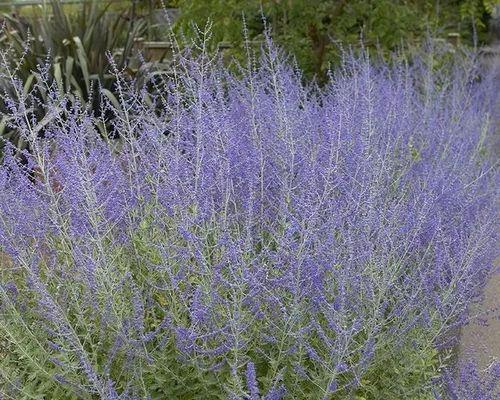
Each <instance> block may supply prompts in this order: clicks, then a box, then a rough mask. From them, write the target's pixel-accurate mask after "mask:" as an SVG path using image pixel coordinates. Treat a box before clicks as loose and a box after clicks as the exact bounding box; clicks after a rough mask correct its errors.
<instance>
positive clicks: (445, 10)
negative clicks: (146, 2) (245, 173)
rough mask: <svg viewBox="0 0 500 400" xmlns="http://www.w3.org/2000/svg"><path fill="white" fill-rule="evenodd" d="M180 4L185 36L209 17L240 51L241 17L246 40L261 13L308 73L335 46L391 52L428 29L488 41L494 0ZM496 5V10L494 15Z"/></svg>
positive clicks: (319, 71) (322, 67)
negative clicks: (194, 23) (246, 35)
mask: <svg viewBox="0 0 500 400" xmlns="http://www.w3.org/2000/svg"><path fill="white" fill-rule="evenodd" d="M164 4H167V5H175V6H178V7H179V8H180V10H181V14H180V20H179V21H178V23H177V27H180V28H182V29H183V31H184V32H185V33H186V35H187V36H188V37H192V36H193V35H194V34H195V31H196V28H195V27H193V26H192V23H193V21H195V22H196V23H197V24H198V25H204V24H205V23H206V21H207V19H211V20H212V21H213V23H214V27H213V34H214V38H215V41H214V42H215V43H217V42H219V41H224V42H227V43H229V44H231V45H232V46H233V48H232V49H231V50H230V52H231V54H233V55H244V54H245V52H244V43H243V40H242V36H241V32H242V30H243V22H242V16H244V17H245V21H246V24H247V28H248V35H249V37H250V38H251V39H256V40H259V39H262V33H263V32H264V24H263V22H262V17H263V16H264V17H265V19H266V21H267V24H269V25H270V26H271V27H272V29H273V32H274V37H275V39H276V40H277V41H278V43H279V44H280V45H282V46H284V47H285V48H286V49H287V50H288V51H290V52H292V53H293V54H294V55H295V56H296V57H297V60H298V62H299V65H300V66H301V68H302V69H303V70H304V71H305V72H306V74H307V75H309V76H313V75H316V76H319V77H320V78H322V77H323V74H324V73H325V72H326V71H327V70H328V68H329V65H332V64H334V65H336V64H337V63H338V62H339V60H340V59H341V51H340V48H341V47H345V46H352V45H354V46H358V45H359V43H360V41H361V39H362V41H363V43H364V45H365V46H369V47H371V48H377V49H379V50H380V51H382V52H384V53H385V54H389V53H390V52H392V51H394V50H395V49H397V48H400V47H402V46H403V45H404V46H407V47H410V48H411V47H412V46H415V45H416V44H417V43H419V42H421V41H423V39H425V38H426V36H427V35H429V33H431V35H432V36H435V37H440V38H444V39H446V38H447V35H448V34H450V33H451V34H457V35H461V37H462V41H463V42H464V43H467V44H470V45H472V43H473V42H474V40H479V42H484V41H488V22H489V20H490V17H491V16H493V15H494V14H495V5H496V7H497V8H498V7H499V6H498V0H440V1H422V0H348V1H347V0H286V1H285V0H205V1H198V0H172V1H169V2H167V1H165V2H164ZM498 12H499V11H497V14H498Z"/></svg>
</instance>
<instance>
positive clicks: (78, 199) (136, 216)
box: [0, 44, 499, 400]
mask: <svg viewBox="0 0 500 400" xmlns="http://www.w3.org/2000/svg"><path fill="white" fill-rule="evenodd" d="M290 65H291V64H290V63H288V62H287V60H286V59H285V58H284V56H283V54H281V53H280V51H279V50H278V49H276V48H275V47H273V46H272V44H269V46H268V48H267V50H266V51H265V52H264V55H263V56H262V57H261V58H260V59H259V60H258V61H255V60H254V59H253V58H252V56H251V55H250V56H249V63H248V65H246V66H245V65H243V66H241V67H240V70H239V72H238V73H230V72H228V70H227V69H225V68H224V67H222V66H221V65H220V64H219V62H218V60H217V59H214V58H210V57H209V56H207V55H206V54H204V53H203V52H202V54H200V55H195V54H194V53H190V54H182V55H178V58H177V65H176V68H175V69H174V73H172V74H171V75H169V76H168V77H163V78H162V81H161V83H160V82H159V81H158V80H152V81H150V82H148V83H147V84H148V85H150V87H151V86H154V87H157V88H159V90H157V91H155V92H153V94H151V93H150V92H148V91H146V90H142V91H138V90H135V89H133V88H134V87H137V86H134V84H133V82H130V81H127V80H126V79H125V78H123V77H121V76H120V75H119V74H118V75H119V76H118V79H117V82H118V93H119V100H118V101H115V102H113V103H111V102H110V101H108V102H106V98H105V96H103V97H104V98H103V104H106V105H105V107H106V108H107V109H106V111H107V112H106V113H102V114H103V115H104V114H106V115H113V119H112V123H113V125H114V129H115V131H116V132H119V138H118V139H108V138H105V137H104V138H103V137H102V135H101V133H100V131H99V129H97V127H96V124H98V123H99V121H97V120H96V118H95V117H94V116H93V115H91V114H90V113H89V111H88V110H86V109H85V108H84V107H80V106H78V104H75V103H74V102H68V101H67V98H66V95H65V94H64V93H61V92H60V91H59V90H57V87H49V88H48V89H49V93H51V95H50V96H48V97H47V102H46V104H44V105H43V106H44V107H45V108H46V113H45V114H44V115H46V117H44V119H43V120H42V121H37V120H36V118H35V116H33V114H32V109H33V108H32V107H30V104H31V103H32V102H33V101H35V100H34V99H33V98H32V97H30V92H29V91H28V92H25V91H23V88H22V85H21V84H20V82H19V81H18V80H16V79H15V77H13V79H12V85H13V87H14V89H15V91H14V92H15V93H17V96H16V97H11V98H8V99H7V98H6V99H5V101H6V103H7V104H8V106H9V110H10V111H9V112H10V114H9V118H8V120H9V121H10V122H9V123H10V124H12V128H15V129H17V130H18V131H19V133H20V134H21V135H23V137H24V138H25V140H26V141H27V142H28V143H29V144H30V146H29V149H28V150H26V151H23V152H21V154H19V152H18V151H16V150H15V149H11V148H10V147H9V146H8V145H7V151H6V156H5V158H4V160H3V164H2V166H1V167H0V249H1V251H2V253H1V254H2V256H1V258H0V262H1V265H0V355H1V358H0V393H1V394H2V396H4V397H5V398H15V399H33V398H49V397H50V398H54V399H97V398H99V399H227V398H229V399H251V400H256V399H266V400H272V399H334V400H335V399H347V398H355V399H359V400H361V399H366V400H367V399H405V398H406V399H433V398H435V397H436V396H441V397H440V398H445V397H443V396H447V394H446V392H447V386H449V385H447V384H445V383H443V382H445V380H443V379H441V378H442V373H443V371H444V370H445V368H446V367H447V366H448V365H449V363H450V354H449V353H450V350H449V349H450V348H451V346H453V339H454V338H455V337H456V333H457V329H458V328H459V327H460V326H461V325H462V324H464V323H466V322H467V318H468V314H467V309H468V307H469V305H470V304H471V303H472V302H474V301H476V299H478V298H479V296H480V294H481V289H482V287H483V285H484V283H485V280H486V279H487V278H488V277H489V276H490V274H491V273H493V260H494V257H495V256H496V255H497V243H498V235H497V234H498V231H497V228H496V226H495V218H496V217H498V212H497V209H496V206H497V205H498V203H497V202H498V191H497V189H498V186H497V183H496V182H497V178H498V168H497V163H496V160H495V158H494V152H493V150H494V149H495V146H496V145H497V143H495V140H496V138H495V135H494V131H495V129H497V128H498V126H497V125H496V121H497V118H498V115H496V114H495V112H498V109H495V104H496V102H497V101H498V98H497V96H498V93H499V92H498V91H496V89H498V81H495V80H494V79H493V77H489V75H488V74H483V75H481V74H479V73H478V71H477V70H475V69H474V68H472V67H471V66H470V65H469V64H466V63H457V64H455V66H454V67H453V68H450V69H448V70H447V72H446V73H440V72H439V71H438V72H436V71H434V70H433V69H432V68H429V67H426V64H425V63H423V62H422V63H419V62H414V63H413V64H412V65H405V64H397V63H396V64H394V65H388V64H380V63H377V62H373V61H371V60H370V59H369V57H368V56H367V55H363V56H360V57H351V56H346V59H345V61H344V64H343V67H342V68H339V69H337V70H334V71H332V72H331V74H330V81H329V83H328V84H327V85H325V86H323V87H317V86H316V85H315V84H304V83H303V79H302V76H301V74H300V71H297V70H295V69H294V68H292V67H290ZM41 68H42V69H43V67H41ZM42 73H43V71H42ZM154 79H157V78H154ZM160 88H161V89H160ZM446 382H447V381H446ZM47 396H49V397H47Z"/></svg>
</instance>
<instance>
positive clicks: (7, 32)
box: [0, 0, 145, 148]
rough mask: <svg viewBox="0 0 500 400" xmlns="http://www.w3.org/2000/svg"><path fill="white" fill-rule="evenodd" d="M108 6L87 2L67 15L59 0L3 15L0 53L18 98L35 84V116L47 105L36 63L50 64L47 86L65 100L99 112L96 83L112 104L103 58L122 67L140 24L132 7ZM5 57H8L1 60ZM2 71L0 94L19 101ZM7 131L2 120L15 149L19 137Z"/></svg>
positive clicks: (0, 130)
mask: <svg viewBox="0 0 500 400" xmlns="http://www.w3.org/2000/svg"><path fill="white" fill-rule="evenodd" d="M111 5H112V3H111V2H102V1H98V0H90V1H86V2H84V3H82V4H81V5H80V6H79V7H78V8H75V7H73V8H72V9H71V10H72V12H70V13H69V12H68V9H66V8H65V7H66V6H65V5H64V4H63V3H62V2H61V1H60V0H50V2H47V3H45V4H43V5H42V6H40V7H37V8H33V12H32V13H30V14H29V15H21V16H20V15H11V14H4V15H3V18H4V26H3V29H2V30H1V31H0V49H2V50H3V51H4V53H3V54H5V58H6V59H5V60H4V61H5V64H8V63H9V60H15V64H14V63H10V65H11V66H12V71H14V70H15V71H16V77H17V78H18V79H20V80H21V81H22V83H23V87H24V91H23V94H24V95H27V94H28V93H29V92H30V91H31V89H33V88H34V87H35V86H36V90H35V92H36V93H37V97H38V98H39V100H40V102H41V104H40V105H39V106H38V107H36V108H37V111H38V112H37V114H38V118H40V119H41V118H43V117H44V116H45V112H44V107H43V104H45V103H46V102H47V92H48V90H47V89H48V88H47V79H46V77H42V76H41V74H40V71H39V68H40V65H43V64H45V63H46V62H47V61H50V65H51V67H50V71H48V75H49V77H50V83H52V84H55V85H57V87H58V89H59V91H60V92H62V93H66V94H67V95H68V99H70V101H72V102H74V101H77V100H78V101H79V102H83V103H85V104H88V107H89V109H91V110H94V111H98V110H99V94H98V90H97V84H98V83H99V85H101V86H102V88H104V89H105V91H104V92H103V93H104V94H105V95H106V96H107V97H111V98H112V101H113V102H115V103H116V102H117V101H116V96H115V95H114V94H113V92H114V89H113V85H114V82H115V78H114V75H113V74H111V73H110V71H109V68H110V60H109V58H108V57H109V54H111V55H112V57H113V60H114V62H115V63H116V67H117V68H118V69H122V68H124V67H126V66H127V63H128V61H129V60H130V57H131V55H132V49H133V45H134V40H135V39H136V38H137V37H138V36H140V35H141V34H142V33H143V32H144V31H145V21H144V20H141V19H137V18H135V15H134V14H135V12H136V10H135V7H131V8H129V9H127V10H123V11H114V12H110V6H111ZM7 58H8V59H7ZM12 71H5V68H4V70H2V74H1V76H0V87H1V90H2V91H3V92H5V93H7V94H8V95H10V97H11V98H13V99H16V100H19V99H18V97H19V93H16V92H15V90H14V88H13V85H12V81H11V72H12ZM5 107H6V103H5V97H4V98H3V99H2V100H0V109H5ZM6 129H7V130H8V121H7V120H6V118H5V117H4V118H3V119H2V121H1V123H0V134H5V136H6V137H8V138H9V139H10V140H11V141H13V142H14V143H16V145H17V146H18V147H20V148H22V147H23V145H24V144H23V143H22V139H21V138H20V137H19V136H18V135H17V132H16V131H9V132H5V130H6Z"/></svg>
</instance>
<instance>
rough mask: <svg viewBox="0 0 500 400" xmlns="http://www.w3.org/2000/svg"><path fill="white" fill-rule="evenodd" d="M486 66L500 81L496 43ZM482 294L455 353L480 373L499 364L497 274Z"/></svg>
mask: <svg viewBox="0 0 500 400" xmlns="http://www.w3.org/2000/svg"><path fill="white" fill-rule="evenodd" d="M487 63H488V64H489V65H490V66H491V67H492V68H495V69H496V71H497V74H496V76H497V80H498V81H499V82H500V42H499V43H496V44H495V45H493V46H491V47H489V48H488V55H487ZM496 111H497V112H496V113H495V115H494V118H496V119H497V122H498V123H499V124H500V96H499V97H498V107H496ZM498 135H500V131H499V132H498ZM499 150H500V149H499ZM497 265H500V259H498V260H497ZM484 295H485V298H484V301H483V302H482V304H479V305H477V306H476V307H475V308H474V309H473V310H472V313H473V315H480V316H484V323H481V324H479V323H472V324H470V325H469V326H466V327H465V328H464V329H463V330H462V335H461V339H460V345H459V352H458V353H459V354H458V356H459V358H460V359H462V360H467V359H470V358H472V359H473V360H475V361H476V362H477V363H478V366H479V367H480V369H483V370H484V369H486V368H487V367H488V366H489V365H491V363H492V362H494V361H499V362H500V273H497V274H496V275H494V276H493V277H492V279H491V280H490V281H489V282H488V285H487V286H486V288H485V292H484Z"/></svg>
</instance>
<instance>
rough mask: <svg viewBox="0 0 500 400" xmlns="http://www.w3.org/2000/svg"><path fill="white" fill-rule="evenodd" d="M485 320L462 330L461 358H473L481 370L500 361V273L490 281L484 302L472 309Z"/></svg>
mask: <svg viewBox="0 0 500 400" xmlns="http://www.w3.org/2000/svg"><path fill="white" fill-rule="evenodd" d="M472 313H473V314H474V315H480V316H481V317H483V315H484V322H482V323H472V324H470V325H468V326H466V327H465V328H464V329H463V330H462V335H461V339H460V346H459V358H460V359H462V360H468V359H471V358H472V359H473V360H475V361H476V362H477V363H478V366H479V368H480V369H481V370H485V369H486V368H487V367H488V366H490V365H491V364H492V363H493V362H494V361H500V273H499V274H496V275H494V276H493V277H492V279H491V280H490V281H489V283H488V285H487V286H486V289H485V298H484V301H483V303H482V304H480V305H478V306H477V307H475V308H474V310H472Z"/></svg>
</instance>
